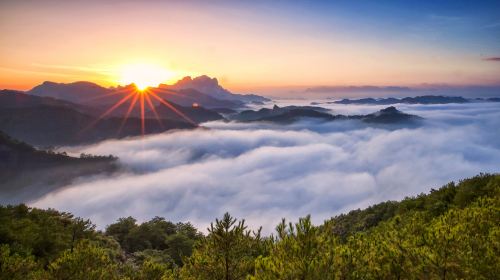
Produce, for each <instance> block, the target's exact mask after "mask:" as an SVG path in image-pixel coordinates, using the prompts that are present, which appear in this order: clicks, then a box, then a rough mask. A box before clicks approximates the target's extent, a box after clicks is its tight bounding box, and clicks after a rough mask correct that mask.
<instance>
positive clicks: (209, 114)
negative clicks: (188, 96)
mask: <svg viewBox="0 0 500 280" xmlns="http://www.w3.org/2000/svg"><path fill="white" fill-rule="evenodd" d="M171 104H172V106H173V107H174V108H175V109H176V110H178V111H179V112H181V113H182V114H184V115H186V116H187V117H188V118H189V119H191V120H192V121H194V122H195V123H202V122H208V121H216V120H223V119H224V117H222V116H221V115H220V114H219V113H217V112H215V111H213V110H208V109H206V108H204V107H201V106H199V105H194V106H190V107H185V106H180V105H177V104H175V103H171ZM155 110H156V112H157V114H158V116H159V117H160V118H163V119H169V120H177V121H186V120H185V119H184V118H183V117H181V116H179V114H177V113H176V112H174V111H173V110H172V109H170V108H167V107H165V106H164V105H158V106H156V108H155ZM147 116H148V117H150V118H154V117H155V115H154V113H153V112H151V111H149V113H148V114H147Z"/></svg>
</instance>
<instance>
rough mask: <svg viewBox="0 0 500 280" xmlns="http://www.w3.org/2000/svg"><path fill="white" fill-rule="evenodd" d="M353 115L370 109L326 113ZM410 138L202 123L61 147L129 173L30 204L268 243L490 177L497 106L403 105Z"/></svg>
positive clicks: (326, 127)
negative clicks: (240, 226) (288, 222)
mask: <svg viewBox="0 0 500 280" xmlns="http://www.w3.org/2000/svg"><path fill="white" fill-rule="evenodd" d="M330 108H331V109H332V110H333V111H335V110H338V108H344V109H343V110H346V111H349V110H352V111H353V112H359V111H364V110H366V111H368V110H371V111H374V110H375V108H376V107H374V106H372V107H368V106H345V105H340V106H339V105H331V107H330ZM402 108H403V109H404V110H405V111H407V112H411V113H416V114H419V115H422V116H424V117H426V125H425V126H423V127H420V128H417V129H393V130H386V129H379V128H370V127H366V126H362V125H360V124H359V123H355V122H331V123H313V122H300V123H297V124H294V125H291V126H273V125H258V124H234V123H221V122H215V123H209V124H207V125H206V126H208V127H210V128H211V129H196V130H192V131H177V132H171V133H165V134H161V135H155V136H150V137H147V138H144V139H134V138H132V139H126V140H121V141H106V142H102V143H99V144H97V145H93V146H87V147H73V148H71V149H70V150H71V151H73V152H86V153H93V154H109V153H111V154H115V155H117V156H119V157H120V160H121V161H122V163H123V164H124V165H126V166H127V167H128V168H129V169H130V171H129V172H127V173H123V174H121V175H119V176H116V177H112V178H97V179H95V178H94V179H90V180H80V181H79V182H75V183H74V184H72V185H70V186H66V187H65V188H63V189H62V190H60V191H57V192H53V193H50V194H49V195H46V196H45V197H43V198H40V199H38V200H37V201H33V202H31V205H33V206H37V207H44V208H46V207H53V208H56V209H60V210H64V211H71V212H73V213H75V214H76V215H79V216H83V217H88V218H91V219H92V220H93V221H94V222H96V223H97V224H98V226H99V227H101V228H103V227H104V226H105V225H107V224H109V223H111V222H113V221H115V220H116V219H117V218H119V217H123V216H129V215H131V216H134V217H137V218H138V219H139V220H147V219H150V218H151V217H154V216H155V215H159V216H164V217H166V218H167V219H170V220H173V221H191V222H193V223H194V224H195V225H196V226H198V227H199V228H200V229H202V230H203V229H205V228H206V227H207V226H208V225H209V223H210V222H211V221H213V220H214V219H215V218H216V217H220V216H221V215H222V214H223V213H224V212H226V211H229V212H230V213H232V214H233V215H235V216H237V217H240V218H246V219H247V221H248V222H249V224H250V225H251V226H252V227H257V226H260V225H262V226H264V230H265V232H266V233H269V232H271V231H272V230H273V229H274V227H275V225H276V224H277V223H278V222H279V220H280V219H281V218H282V217H285V218H287V219H296V218H298V217H300V216H304V215H307V214H312V217H313V219H314V221H315V222H316V223H320V222H322V221H323V220H324V219H327V218H329V217H331V216H333V215H335V214H338V213H341V212H345V211H348V210H351V209H355V208H358V207H366V206H369V205H371V204H373V203H377V202H381V201H385V200H388V199H401V198H403V197H405V196H407V195H415V194H418V193H421V192H427V191H429V189H430V188H431V187H434V188H435V187H439V186H441V185H442V184H445V183H447V182H449V181H451V180H458V179H461V178H464V177H467V176H473V175H475V174H478V173H479V172H498V171H500V170H499V166H500V143H498V139H500V131H498V127H500V104H496V103H473V104H454V105H436V106H423V105H404V106H401V107H400V109H402Z"/></svg>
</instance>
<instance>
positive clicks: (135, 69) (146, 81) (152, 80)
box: [119, 64, 175, 91]
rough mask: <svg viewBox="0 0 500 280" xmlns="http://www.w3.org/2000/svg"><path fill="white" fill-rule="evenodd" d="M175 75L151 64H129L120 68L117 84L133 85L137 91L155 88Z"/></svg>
mask: <svg viewBox="0 0 500 280" xmlns="http://www.w3.org/2000/svg"><path fill="white" fill-rule="evenodd" d="M174 77H175V73H174V72H173V71H171V70H168V69H165V68H163V67H160V66H157V65H152V64H129V65H125V66H123V67H121V69H120V78H119V83H120V84H122V85H129V84H135V86H136V87H137V89H138V90H140V91H144V90H145V89H147V88H148V87H157V86H158V85H159V84H161V83H165V82H167V81H170V80H172V79H173V78H174Z"/></svg>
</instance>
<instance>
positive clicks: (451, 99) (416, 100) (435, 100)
mask: <svg viewBox="0 0 500 280" xmlns="http://www.w3.org/2000/svg"><path fill="white" fill-rule="evenodd" d="M467 102H469V100H467V99H465V98H463V97H455V96H437V95H425V96H417V97H405V98H401V99H398V98H380V99H374V98H361V99H342V100H339V101H334V102H331V103H336V104H364V105H390V104H397V103H406V104H448V103H467Z"/></svg>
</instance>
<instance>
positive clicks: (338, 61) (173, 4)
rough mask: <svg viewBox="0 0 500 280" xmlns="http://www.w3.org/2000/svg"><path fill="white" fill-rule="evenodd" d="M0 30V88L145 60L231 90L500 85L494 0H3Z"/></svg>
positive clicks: (115, 77) (99, 75) (112, 78)
mask: <svg viewBox="0 0 500 280" xmlns="http://www.w3.org/2000/svg"><path fill="white" fill-rule="evenodd" d="M0 34H2V35H1V37H0V88H11V89H20V90H27V89H30V88H32V87H33V86H35V85H37V84H40V83H41V82H43V81H46V80H50V81H55V82H72V81H79V80H87V81H92V82H96V83H98V84H101V85H104V86H115V85H117V84H120V83H121V82H122V81H123V69H130V67H134V65H144V64H146V65H154V67H155V69H157V68H161V69H163V70H164V71H162V72H161V73H167V74H165V81H164V82H166V83H171V82H173V81H175V80H176V79H178V78H181V77H183V76H185V75H191V76H196V75H201V74H206V75H209V76H212V77H217V78H218V79H219V81H220V82H221V83H222V84H223V85H224V86H225V87H227V88H229V89H230V90H232V91H235V92H259V91H264V90H268V89H272V88H281V87H311V86H324V85H327V86H346V85H378V86H382V85H383V86H386V85H404V86H415V85H421V84H440V85H453V86H463V85H500V36H499V34H500V2H499V1H222V0H220V1H217V0H214V1H189V0H188V1H159V0H145V1H116V0H111V1H97V0H85V1H78V0H75V1H59V0H37V1H34V0H25V1H15V0H2V1H1V2H0ZM132 73H134V72H133V71H132Z"/></svg>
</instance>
